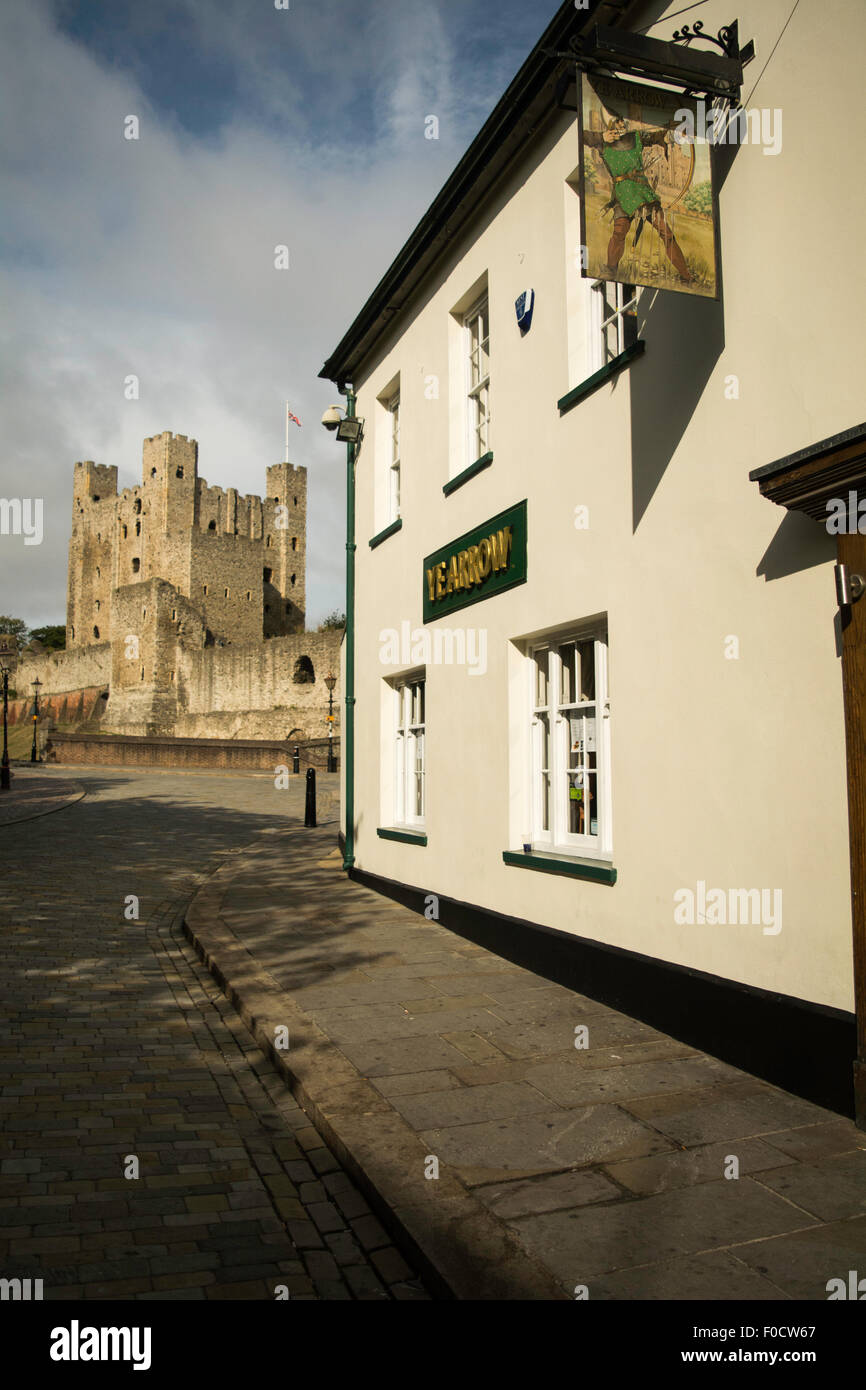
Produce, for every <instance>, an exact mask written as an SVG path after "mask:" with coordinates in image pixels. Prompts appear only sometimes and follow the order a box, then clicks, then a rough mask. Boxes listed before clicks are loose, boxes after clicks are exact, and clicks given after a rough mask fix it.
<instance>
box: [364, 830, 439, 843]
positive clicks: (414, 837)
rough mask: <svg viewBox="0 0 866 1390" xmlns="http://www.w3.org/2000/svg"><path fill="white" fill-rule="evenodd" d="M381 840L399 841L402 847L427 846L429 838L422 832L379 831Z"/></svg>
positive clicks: (377, 832)
mask: <svg viewBox="0 0 866 1390" xmlns="http://www.w3.org/2000/svg"><path fill="white" fill-rule="evenodd" d="M376 834H377V835H378V836H379V839H380V840H398V841H399V842H400V844H401V845H426V843H427V836H426V835H425V834H424V832H423V831H422V830H381V829H380V830H377V831H376Z"/></svg>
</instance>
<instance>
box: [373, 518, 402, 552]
mask: <svg viewBox="0 0 866 1390" xmlns="http://www.w3.org/2000/svg"><path fill="white" fill-rule="evenodd" d="M402 525H403V518H402V516H398V517H397V520H396V521H392V522H391V525H390V526H386V527H385V529H384V531H378V532H377V533H376V535H375V536H374V537H373V539H372V540H371V541H370V549H371V550H375V549H376V546H377V545H381V544H382V542H383V541H386V540H387V539H388V537H389V536H393V535H394V533H395V532H396V531H399V530H400V527H401V526H402Z"/></svg>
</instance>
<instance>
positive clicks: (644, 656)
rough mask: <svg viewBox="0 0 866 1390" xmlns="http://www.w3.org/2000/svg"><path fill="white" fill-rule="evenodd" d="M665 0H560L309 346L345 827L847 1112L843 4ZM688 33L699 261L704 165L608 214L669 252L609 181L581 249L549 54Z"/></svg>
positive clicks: (682, 79) (575, 182)
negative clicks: (379, 274)
mask: <svg viewBox="0 0 866 1390" xmlns="http://www.w3.org/2000/svg"><path fill="white" fill-rule="evenodd" d="M682 10H683V5H682V0H673V3H670V4H658V3H657V4H652V5H648V4H636V3H629V0H588V3H587V5H586V6H585V7H583V8H579V7H577V6H576V5H575V4H574V3H572V0H568V2H567V3H564V4H563V5H562V7H561V9H560V10H559V12H558V13H557V14H556V16H555V17H554V19H553V21H552V22H551V24H550V25H549V27H548V29H547V30H546V32H545V33H544V34H543V35H542V36H541V38H540V39H539V42H538V44H537V46H536V47H535V48H534V49H533V51H532V52H531V53H530V54H529V56H528V58H527V59H526V61H525V63H524V64H523V66H522V67H521V69H520V71H519V73H518V74H517V76H516V77H515V79H514V81H513V82H512V84H511V85H510V87H509V88H508V90H507V91H506V92H505V94H504V95H503V97H502V99H501V101H500V102H499V104H498V105H497V106H496V108H495V110H494V111H493V113H492V115H491V116H490V118H489V119H488V121H487V122H486V124H485V125H484V127H483V129H482V130H481V131H480V133H479V134H478V136H477V137H476V139H475V141H474V142H473V144H472V145H471V147H470V148H469V150H468V151H467V153H466V155H465V156H464V158H463V159H462V161H461V162H460V164H459V165H458V167H457V168H456V170H455V171H454V173H453V174H452V176H451V177H450V179H449V180H448V182H447V183H446V184H445V186H444V187H443V189H442V190H441V192H440V193H439V194H438V196H437V197H436V199H435V201H434V202H433V204H432V206H431V207H430V209H429V211H428V212H427V213H426V214H425V216H424V218H423V219H422V221H421V222H420V223H419V225H418V227H417V228H416V230H415V231H414V232H413V233H412V235H411V237H410V238H409V240H408V241H407V243H406V245H405V246H404V247H403V248H402V250H400V251H399V253H398V254H397V256H396V258H395V260H394V262H393V264H392V265H391V267H390V269H389V270H388V272H387V274H386V275H385V277H384V278H383V280H382V281H381V283H380V284H379V285H378V286H377V287H376V289H375V290H374V291H373V293H372V295H371V296H370V298H369V299H368V301H367V303H366V304H365V305H364V307H363V309H362V310H361V311H360V313H359V314H358V316H357V318H356V319H355V321H354V322H353V323H352V325H351V326H350V327H349V329H348V330H347V332H346V333H345V335H344V337H343V339H342V341H341V342H340V343H339V345H338V346H337V348H336V349H335V350H334V352H333V353H332V355H331V356H330V358H329V359H328V361H327V363H326V364H325V367H324V368H323V370H322V376H324V377H327V378H328V379H329V380H331V381H334V382H335V383H337V384H338V386H339V387H340V389H341V390H342V391H343V392H344V394H348V397H349V402H350V405H349V413H350V414H351V407H352V404H354V411H355V414H356V416H357V417H358V418H360V419H361V420H363V439H362V442H361V443H360V446H359V447H356V448H354V456H355V463H354V486H355V501H354V526H355V541H356V543H357V551H356V560H355V576H354V579H355V590H354V598H353V603H352V611H351V612H350V613H349V615H348V616H349V623H350V626H351V632H350V634H349V644H348V645H351V644H353V647H354V653H353V655H352V653H351V652H350V653H349V659H350V660H353V664H354V668H355V669H354V698H355V703H354V707H353V710H354V743H353V745H352V744H349V745H346V743H345V737H346V735H345V731H344V734H343V737H344V763H345V776H346V779H347V781H348V782H350V783H351V790H350V799H352V801H353V804H352V806H351V821H350V824H349V825H348V826H346V825H345V824H344V832H348V833H346V855H347V861H348V866H349V867H350V869H351V872H352V874H353V875H354V876H356V877H357V878H359V879H360V880H361V881H363V882H365V883H367V884H368V885H370V886H372V887H374V888H376V889H378V890H379V891H381V892H383V893H386V894H389V895H391V896H396V897H398V898H399V899H400V900H401V901H404V902H406V903H409V904H411V905H412V906H414V907H415V908H417V910H418V911H419V912H423V911H424V905H425V901H426V900H427V899H428V898H429V896H430V895H434V896H435V897H436V899H438V904H439V909H438V910H439V918H440V921H441V922H442V924H443V925H444V926H445V927H447V928H449V929H450V930H453V931H455V932H458V933H460V934H461V935H464V936H467V937H470V938H472V939H474V940H476V941H479V942H482V943H483V944H484V945H485V946H488V947H490V948H491V949H493V950H495V951H497V952H499V953H500V954H501V955H503V956H506V957H508V958H509V959H512V960H515V961H518V962H520V963H522V964H525V965H528V966H530V967H531V968H533V969H536V970H538V971H539V972H540V973H542V974H545V975H547V976H549V977H550V978H553V979H556V980H558V981H560V982H561V983H563V984H565V985H568V986H570V987H573V988H574V989H576V990H579V991H580V992H582V993H585V994H588V995H590V996H593V997H596V998H599V999H602V1000H604V1001H605V1002H608V1003H610V1004H612V1005H613V1006H615V1007H617V1008H620V1009H622V1010H623V1011H625V1012H627V1013H629V1014H632V1015H634V1016H636V1017H638V1018H641V1019H643V1020H645V1021H647V1022H648V1023H650V1024H652V1025H653V1026H655V1027H657V1028H661V1029H663V1030H664V1031H666V1032H669V1033H671V1034H673V1035H674V1036H676V1037H678V1038H681V1039H683V1040H685V1041H687V1042H689V1043H692V1044H693V1045H695V1046H698V1047H700V1048H702V1049H705V1050H707V1051H709V1052H711V1053H714V1054H715V1055H717V1056H720V1057H722V1058H724V1059H725V1060H728V1061H730V1062H733V1063H735V1064H736V1065H739V1066H742V1067H743V1068H745V1069H746V1070H748V1071H750V1072H753V1073H755V1074H756V1075H759V1076H762V1077H765V1078H768V1079H770V1080H772V1081H774V1082H776V1083H777V1084H780V1085H782V1086H784V1087H786V1088H788V1089H789V1090H791V1091H794V1092H797V1093H799V1094H801V1095H804V1096H808V1097H809V1098H811V1099H814V1100H817V1101H818V1102H820V1103H822V1104H825V1105H827V1106H830V1107H832V1108H834V1109H836V1110H838V1111H840V1112H843V1113H848V1114H855V1112H856V1114H857V1116H858V1119H859V1122H860V1123H861V1124H863V1125H866V1075H864V1067H866V923H864V907H866V828H864V827H866V768H864V757H866V753H864V749H866V742H864V714H866V658H864V656H863V652H864V650H866V645H864V644H866V601H864V603H863V604H862V610H861V606H860V605H859V594H860V591H861V589H862V588H863V587H864V583H866V536H864V535H861V534H860V532H859V531H858V526H857V522H858V517H859V516H860V515H861V512H860V499H861V498H863V499H864V506H863V508H862V511H863V512H866V425H863V424H861V423H860V421H861V417H862V416H863V415H866V411H864V409H863V403H862V402H863V386H862V383H863V344H862V336H863V335H862V325H863V322H864V318H866V294H864V285H866V282H864V277H863V275H862V273H861V269H860V267H861V263H862V258H863V251H862V246H861V240H862V228H863V225H864V218H863V215H862V214H863V212H864V208H863V187H864V184H863V181H862V179H859V178H857V177H856V176H854V175H852V172H851V168H852V159H853V160H854V162H855V164H856V154H855V152H854V149H855V145H856V141H855V142H854V143H852V141H851V140H849V139H841V138H834V132H835V131H838V130H853V131H857V130H858V129H859V115H860V113H859V102H860V93H861V87H862V82H861V77H862V72H861V64H862V54H863V52H864V51H866V7H864V6H863V5H862V4H860V3H859V2H858V3H855V2H854V0H824V3H822V4H820V5H817V4H812V3H804V4H802V5H801V6H799V7H798V8H797V9H796V10H795V12H794V14H793V15H791V5H790V3H788V0H784V3H781V0H708V3H707V4H705V5H703V6H702V7H701V8H700V9H699V11H696V14H697V16H698V17H699V18H700V19H701V20H702V22H703V34H702V35H701V36H700V37H699V38H695V37H694V36H693V37H692V38H691V40H689V39H688V38H685V39H684V38H683V37H680V38H679V39H677V40H675V39H674V33H675V31H676V30H677V26H678V25H681V24H682V23H683V19H691V18H693V16H692V15H691V13H689V14H686V15H684V16H682V17H680V18H675V17H674V15H675V14H676V15H679V14H680V12H681V11H682ZM668 14H670V16H671V17H670V18H666V15H668ZM734 19H736V20H737V22H738V29H737V30H735V32H734V35H733V38H731V35H730V32H729V31H728V32H727V38H726V42H725V41H720V42H717V43H716V44H715V46H713V45H712V44H710V43H706V42H703V36H704V35H706V36H708V35H718V34H719V32H720V31H723V40H724V39H725V34H724V26H730V25H731V23H732V21H733V20H734ZM597 26H599V27H598V28H597ZM611 35H613V38H612V37H611ZM653 40H655V41H656V44H657V47H656V46H655V45H654V44H653V43H652V42H648V41H653ZM663 48H664V52H665V53H666V54H667V55H668V56H667V58H666V59H664V61H662V60H659V58H658V54H659V53H661V52H662V49H663ZM648 54H649V57H648V56H647V55H648ZM689 63H693V64H695V65H697V67H698V68H700V67H701V64H703V68H702V69H701V71H702V72H703V77H702V78H701V76H700V73H699V74H698V75H697V76H696V75H695V73H694V72H692V73H691V75H690V74H689V72H688V71H687V69H688V64H689ZM680 65H683V71H681V67H680ZM714 65H715V66H714ZM579 69H580V70H581V72H582V75H581V74H580V73H579V71H578V70H579ZM717 71H723V72H724V73H725V74H727V75H728V76H729V75H730V73H732V72H735V73H736V74H737V76H736V91H737V94H738V96H739V103H740V106H741V107H742V109H743V110H744V111H745V112H746V119H743V120H741V121H740V122H739V124H738V123H737V122H735V123H734V130H735V134H734V136H733V138H732V139H730V140H727V141H724V140H721V139H720V140H719V141H718V142H717V143H716V144H715V145H714V147H713V148H712V150H711V151H710V156H711V158H712V170H713V177H712V184H713V190H712V193H713V197H715V198H716V200H717V223H716V226H717V251H718V260H717V265H716V268H715V278H713V268H712V267H711V266H710V267H708V266H707V265H704V266H703V267H700V266H696V262H695V259H694V257H691V258H690V252H689V245H690V241H689V238H690V237H692V235H693V234H694V235H695V236H696V235H697V233H698V231H700V226H701V225H702V224H701V221H700V220H701V218H703V219H704V222H703V225H704V227H705V229H706V227H707V226H709V224H710V222H711V221H712V216H713V213H712V211H711V210H710V204H709V203H708V201H707V198H708V196H709V195H708V193H707V190H708V189H709V183H707V184H706V187H705V189H704V192H703V194H701V195H700V196H698V190H697V189H695V188H694V186H693V187H692V190H691V191H692V194H693V195H694V196H692V197H690V198H689V197H688V195H687V196H686V198H685V199H683V200H682V202H681V203H680V204H679V206H678V208H677V210H676V213H675V214H674V213H671V215H670V216H669V217H668V224H667V225H668V226H669V227H670V228H671V229H672V230H671V233H670V236H668V234H667V233H666V232H665V231H664V226H665V223H664V216H661V217H660V220H653V219H654V218H655V217H656V214H655V213H654V212H651V215H649V216H647V217H646V218H645V219H644V222H643V223H641V216H640V214H639V215H638V218H637V224H640V231H642V234H643V237H644V238H646V245H647V246H651V245H654V246H656V249H657V250H658V251H659V260H660V262H661V263H663V264H662V266H661V269H659V270H658V275H659V276H663V275H667V276H668V281H667V282H664V283H661V284H660V287H654V285H653V284H650V285H643V286H641V285H640V284H637V285H632V284H629V283H626V281H625V279H624V275H625V274H626V273H627V266H628V264H629V263H630V262H629V261H628V257H629V256H630V255H631V256H633V257H634V256H635V255H636V254H637V247H636V243H633V242H632V238H633V237H634V235H635V232H636V231H637V230H638V225H637V224H635V223H628V222H627V221H626V218H627V216H628V210H627V209H626V211H625V213H623V212H622V200H621V202H620V203H619V204H615V203H614V197H613V195H612V197H611V201H610V203H609V204H608V205H607V206H608V209H612V210H613V212H614V214H615V218H616V217H619V216H620V215H621V216H622V218H623V220H622V223H617V226H619V227H621V228H622V235H623V236H625V235H626V234H627V236H628V241H627V242H626V243H625V249H624V250H623V249H622V247H621V246H620V245H619V244H615V243H616V238H617V235H619V233H618V232H617V230H616V227H615V228H614V231H613V233H611V234H610V235H611V242H610V246H611V248H612V249H611V250H610V251H609V252H607V253H606V254H608V256H609V258H610V260H611V261H616V259H617V257H618V256H620V255H622V256H623V258H624V259H623V260H622V262H621V268H620V269H619V270H618V269H617V265H615V264H614V265H611V264H608V265H606V267H605V269H604V273H602V274H599V275H598V276H597V277H596V278H593V277H592V275H590V274H586V273H584V272H585V271H586V270H587V251H586V246H585V242H584V237H583V234H582V226H583V225H584V224H583V223H582V217H581V214H582V212H583V213H584V215H585V217H586V218H587V219H589V210H588V208H582V207H581V201H582V199H583V198H586V199H587V200H589V197H590V192H591V191H592V194H593V196H594V197H596V198H598V200H599V201H600V200H601V199H600V194H604V196H607V185H605V186H604V187H602V188H601V189H600V190H599V187H598V184H599V182H600V180H599V175H598V170H599V169H601V165H600V164H599V165H597V166H593V168H594V169H595V172H594V173H593V174H592V175H591V176H590V175H589V174H588V172H587V160H588V158H589V156H588V155H587V153H586V152H584V154H583V155H582V154H581V144H580V138H581V132H580V122H579V119H578V107H579V105H580V101H581V97H580V92H581V87H582V83H583V82H585V81H586V79H587V78H590V79H591V78H592V76H593V74H598V75H600V76H601V77H602V78H606V79H607V81H608V82H610V81H611V80H612V79H613V80H625V81H631V82H633V83H648V84H654V85H658V84H659V83H660V82H662V83H663V82H665V81H667V82H668V84H669V88H670V91H671V92H672V93H673V95H674V97H676V95H677V93H680V94H682V93H684V92H686V91H691V92H692V93H693V94H695V96H696V97H697V96H700V97H702V98H703V97H705V98H706V100H707V101H708V102H709V101H710V100H711V99H712V96H713V93H714V91H715V92H716V94H717V93H718V91H719V88H718V87H715V88H714V85H713V83H714V80H715V79H714V76H713V74H714V73H716V72H717ZM726 80H727V77H726ZM677 81H679V86H677V85H676V83H677ZM674 104H675V105H676V101H674ZM721 105H722V109H723V108H724V106H725V103H724V102H723V103H722V104H721ZM846 112H848V116H846ZM849 116H850V119H849ZM622 129H623V126H622V125H621V124H620V125H616V121H615V119H614V118H613V117H612V118H611V120H610V122H609V123H608V125H607V126H605V127H604V130H607V131H609V134H610V140H609V142H608V143H610V144H613V143H614V142H615V141H618V142H619V144H617V146H616V148H618V149H619V148H621V147H622V148H626V145H628V142H627V141H626V140H625V139H624V137H622V135H621V133H620V132H621V131H622ZM604 130H603V131H602V134H601V135H600V136H599V139H598V140H597V141H596V144H597V145H598V147H599V148H600V149H601V150H602V155H604V140H605V138H606V137H605V135H604ZM737 130H738V131H739V136H737V134H736V131H737ZM698 134H699V137H700V134H701V132H700V131H699V132H698ZM740 137H742V138H740ZM660 138H661V137H660ZM419 139H423V115H422V114H419ZM631 142H632V143H631V145H628V148H632V147H633V146H634V136H633V135H632V136H631ZM646 143H647V142H646V141H644V144H646ZM664 143H665V142H664V141H662V145H664ZM626 152H627V151H626ZM672 153H674V154H676V153H677V151H673V152H672ZM664 158H665V159H666V160H667V161H668V162H667V165H666V167H667V168H673V164H672V160H671V157H670V155H668V154H665V155H664ZM686 162H687V161H686ZM608 167H611V168H612V166H610V165H609V166H608ZM602 172H603V171H602ZM625 177H627V176H626V175H617V174H615V173H613V172H612V173H611V185H612V187H613V188H614V190H615V189H616V187H617V181H618V180H620V179H622V178H625ZM637 177H638V178H643V175H642V174H640V173H638V175H637ZM671 178H673V174H671ZM591 179H594V180H595V183H593V182H591ZM601 182H602V183H603V182H604V181H603V180H601ZM843 189H844V190H846V192H845V194H844V196H840V193H841V190H843ZM701 198H703V199H704V201H703V203H702V202H701ZM649 199H650V195H649V194H648V195H647V201H649ZM662 202H664V199H662ZM858 204H859V206H858ZM644 211H646V210H645V209H644ZM593 216H595V213H594V212H593ZM587 224H589V223H587ZM604 225H605V226H608V227H609V226H610V225H611V223H610V221H607V222H606V223H605V224H604ZM626 228H627V233H626ZM608 234H609V233H608V232H607V231H606V232H605V233H604V236H605V238H606V237H607V236H608ZM666 238H667V239H666ZM605 244H606V243H605ZM674 244H676V246H677V247H679V246H680V245H681V246H682V254H683V256H684V259H685V262H687V263H688V267H687V270H686V273H685V274H683V273H682V271H681V270H678V269H677V267H678V265H679V264H680V263H679V262H678V261H677V259H676V254H675V252H674V250H673V249H671V248H672V247H673V246H674ZM664 252H667V256H665V254H664ZM631 263H632V264H635V262H634V261H632V262H631ZM634 273H635V275H636V277H637V274H638V272H637V270H635V272H634ZM605 275H606V276H607V278H605ZM698 276H702V277H703V280H702V282H701V283H703V284H704V285H705V286H709V289H710V290H712V289H713V288H714V289H715V294H713V293H711V292H707V293H697V292H690V291H692V290H693V289H694V287H695V285H696V284H697V277H698ZM644 278H646V277H644ZM353 396H354V401H353V399H352V398H353ZM349 447H350V451H351V450H352V449H353V446H351V445H350V446H349ZM843 512H844V515H843ZM863 530H864V531H866V519H864V521H863ZM350 714H351V711H350V710H347V716H346V721H344V723H345V722H348V720H349V718H350Z"/></svg>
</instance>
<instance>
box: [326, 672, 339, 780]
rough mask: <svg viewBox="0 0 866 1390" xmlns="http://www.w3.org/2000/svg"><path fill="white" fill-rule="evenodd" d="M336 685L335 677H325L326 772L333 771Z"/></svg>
mask: <svg viewBox="0 0 866 1390" xmlns="http://www.w3.org/2000/svg"><path fill="white" fill-rule="evenodd" d="M336 684H337V677H336V676H335V675H328V676H326V677H325V685H326V686H327V687H328V771H329V772H333V771H334V686H335V685H336Z"/></svg>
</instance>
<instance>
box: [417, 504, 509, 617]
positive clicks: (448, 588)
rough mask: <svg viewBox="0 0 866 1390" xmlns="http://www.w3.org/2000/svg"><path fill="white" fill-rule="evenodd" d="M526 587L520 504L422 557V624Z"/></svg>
mask: <svg viewBox="0 0 866 1390" xmlns="http://www.w3.org/2000/svg"><path fill="white" fill-rule="evenodd" d="M525 583H526V502H518V503H517V505H516V506H514V507H509V508H508V509H507V510H506V511H504V512H499V513H498V514H497V515H496V516H493V517H491V518H490V520H489V521H485V522H483V523H482V524H481V525H480V526H476V527H475V528H474V529H473V530H472V531H467V532H466V534H465V535H463V536H458V537H457V540H456V541H451V542H450V543H449V544H448V545H443V546H440V548H439V549H438V550H434V551H433V554H432V555H427V556H425V559H424V622H425V623H429V622H432V621H433V619H434V618H442V617H444V616H445V615H446V614H447V613H454V612H456V611H457V609H458V608H468V606H469V604H470V603H480V601H481V600H482V599H485V598H490V597H492V595H493V594H501V593H502V591H503V590H504V589H511V588H513V587H514V585H515V584H525Z"/></svg>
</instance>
